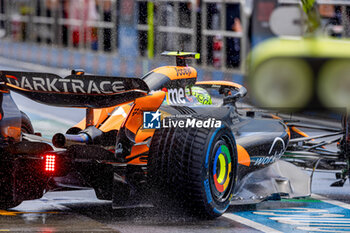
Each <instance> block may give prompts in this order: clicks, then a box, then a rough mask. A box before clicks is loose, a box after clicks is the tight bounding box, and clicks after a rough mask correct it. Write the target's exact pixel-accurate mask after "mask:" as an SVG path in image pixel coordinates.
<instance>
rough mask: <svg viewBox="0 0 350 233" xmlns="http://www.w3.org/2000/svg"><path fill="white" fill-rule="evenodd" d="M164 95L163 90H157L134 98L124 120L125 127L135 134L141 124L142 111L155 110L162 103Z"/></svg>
mask: <svg viewBox="0 0 350 233" xmlns="http://www.w3.org/2000/svg"><path fill="white" fill-rule="evenodd" d="M164 97H165V92H164V91H157V92H154V93H153V94H150V95H147V96H145V97H141V98H138V99H136V100H135V102H134V104H133V106H132V107H131V111H130V113H129V114H128V118H127V120H126V121H125V127H126V128H127V129H128V130H129V131H131V132H132V133H134V134H135V135H136V133H137V131H138V130H139V128H140V127H141V125H142V124H143V112H144V111H156V110H157V109H158V108H159V107H160V105H161V104H162V103H163V101H164Z"/></svg>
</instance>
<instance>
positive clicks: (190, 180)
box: [148, 126, 237, 219]
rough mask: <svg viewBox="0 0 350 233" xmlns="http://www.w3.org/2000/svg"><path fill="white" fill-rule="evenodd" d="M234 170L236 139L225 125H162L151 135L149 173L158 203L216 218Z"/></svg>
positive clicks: (229, 190) (226, 199)
mask: <svg viewBox="0 0 350 233" xmlns="http://www.w3.org/2000/svg"><path fill="white" fill-rule="evenodd" d="M236 172H237V150H236V143H235V139H234V137H233V135H232V132H231V130H230V129H229V128H228V127H226V126H223V127H222V128H219V129H216V128H213V129H206V128H162V129H159V130H157V131H156V132H155V134H154V136H153V139H152V143H151V146H150V152H149V161H148V176H149V184H150V185H151V187H150V188H151V194H153V197H156V199H157V200H155V201H154V203H155V204H156V205H162V207H173V208H174V207H175V208H176V209H178V208H181V210H186V211H187V212H188V213H190V214H191V215H194V216H197V217H200V218H209V219H210V218H215V217H219V216H220V215H222V214H223V213H224V212H225V211H226V209H227V208H228V206H229V204H230V201H231V198H232V192H233V188H234V185H235V181H236Z"/></svg>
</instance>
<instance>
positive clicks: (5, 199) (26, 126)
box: [0, 111, 34, 210]
mask: <svg viewBox="0 0 350 233" xmlns="http://www.w3.org/2000/svg"><path fill="white" fill-rule="evenodd" d="M21 132H22V133H27V134H34V128H33V125H32V123H31V121H30V119H29V117H28V116H27V114H25V113H24V112H22V111H21ZM3 165H4V164H3ZM12 171H13V167H12V166H11V163H9V165H8V166H4V167H2V168H1V171H0V186H1V188H2V191H1V194H0V209H3V210H6V209H10V208H13V207H16V206H18V205H20V204H21V203H22V201H21V200H14V197H13V187H12V185H13V182H12V178H13V177H12V175H13V174H12Z"/></svg>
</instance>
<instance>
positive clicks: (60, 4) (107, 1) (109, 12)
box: [0, 0, 118, 52]
mask: <svg viewBox="0 0 350 233" xmlns="http://www.w3.org/2000/svg"><path fill="white" fill-rule="evenodd" d="M0 5H1V6H0V9H1V11H0V28H1V29H2V30H3V34H6V37H7V38H8V39H11V40H13V41H24V42H35V43H40V44H47V45H59V46H67V47H70V48H73V47H75V48H78V49H87V50H96V51H111V52H114V51H116V49H117V39H116V38H117V23H118V22H117V17H116V12H117V10H116V9H117V1H116V0H98V1H94V0H93V1H91V0H74V1H72V0H71V1H69V0H1V2H0Z"/></svg>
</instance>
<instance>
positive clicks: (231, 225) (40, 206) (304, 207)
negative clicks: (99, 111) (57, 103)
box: [0, 58, 350, 233]
mask: <svg viewBox="0 0 350 233" xmlns="http://www.w3.org/2000/svg"><path fill="white" fill-rule="evenodd" d="M13 64H14V63H13V62H12V63H11V61H8V60H4V59H1V58H0V69H18V67H17V65H20V67H21V69H23V70H28V69H29V68H30V67H31V66H30V65H29V66H26V65H25V64H17V65H13ZM28 67H29V68H28ZM39 68H40V67H39ZM14 98H15V101H16V102H17V103H18V105H19V106H20V107H21V109H23V110H24V111H26V112H27V113H28V115H29V116H30V117H31V118H32V120H33V123H34V128H35V130H36V131H45V132H44V135H45V134H46V135H47V136H49V135H52V133H55V132H58V131H57V130H63V131H64V130H65V127H68V125H70V124H71V123H72V122H77V121H79V120H80V118H81V117H82V116H83V115H84V111H82V110H76V109H73V110H72V109H57V108H51V107H47V106H42V105H40V104H36V103H33V102H31V101H30V100H28V99H25V98H22V97H20V96H18V95H14ZM67 115H69V119H66V116H67ZM62 128H63V129H62ZM334 177H335V175H334V173H329V172H316V173H315V175H314V181H313V186H312V188H313V192H314V193H315V194H319V195H322V196H313V198H308V199H301V200H290V201H268V202H264V203H260V204H258V205H256V206H250V207H237V206H232V207H230V208H229V210H228V211H227V213H226V214H225V215H224V216H222V217H220V218H218V219H215V220H206V221H202V220H198V219H194V218H192V217H189V216H184V215H183V214H179V213H172V212H171V210H167V209H154V208H137V209H128V210H112V208H111V203H110V202H108V201H100V200H98V199H96V196H95V194H94V191H93V190H81V191H61V192H49V193H46V194H45V195H44V196H43V197H42V198H41V199H38V200H33V201H25V202H23V203H22V204H21V205H19V206H18V207H16V208H13V209H11V210H8V211H4V210H0V231H10V232H22V231H27V232H79V231H80V232H151V233H158V232H261V231H263V232H350V205H347V204H346V203H349V204H350V184H349V182H347V183H346V184H345V186H344V187H343V188H334V187H329V185H330V184H331V183H332V182H334ZM0 191H1V190H0ZM320 200H321V201H320ZM332 200H337V201H338V202H335V201H332Z"/></svg>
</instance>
